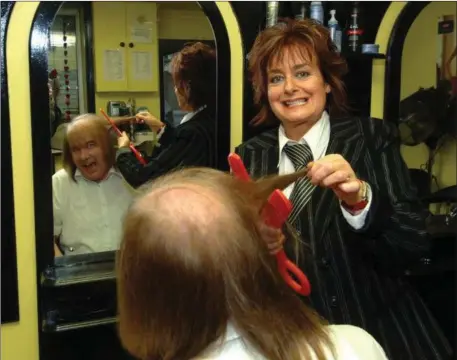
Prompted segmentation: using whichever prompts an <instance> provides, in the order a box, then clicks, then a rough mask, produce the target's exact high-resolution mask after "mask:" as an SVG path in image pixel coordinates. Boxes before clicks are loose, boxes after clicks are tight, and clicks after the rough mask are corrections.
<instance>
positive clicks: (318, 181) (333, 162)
mask: <svg viewBox="0 0 457 360" xmlns="http://www.w3.org/2000/svg"><path fill="white" fill-rule="evenodd" d="M308 178H309V179H310V181H311V183H312V184H314V185H318V186H323V187H328V188H331V189H332V190H333V192H334V193H335V195H336V196H337V197H338V199H340V200H341V201H344V202H345V203H346V204H348V205H354V204H356V203H358V202H360V201H362V196H363V193H362V192H363V187H362V182H361V181H360V180H358V179H357V176H356V174H355V172H354V170H353V169H352V167H351V165H350V164H349V163H348V162H347V161H346V160H345V159H344V158H343V157H342V156H341V155H339V154H330V155H326V156H324V157H323V158H321V159H319V160H317V161H313V162H310V163H309V164H308Z"/></svg>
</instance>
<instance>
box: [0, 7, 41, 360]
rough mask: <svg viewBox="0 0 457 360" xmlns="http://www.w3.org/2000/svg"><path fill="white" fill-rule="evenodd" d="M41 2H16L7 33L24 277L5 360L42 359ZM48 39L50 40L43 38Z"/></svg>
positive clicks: (6, 329) (5, 328)
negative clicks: (36, 184) (37, 153)
mask: <svg viewBox="0 0 457 360" xmlns="http://www.w3.org/2000/svg"><path fill="white" fill-rule="evenodd" d="M37 6H38V2H16V5H15V6H14V9H13V12H12V15H11V20H10V23H9V26H8V33H7V37H6V57H7V73H8V91H9V106H10V114H11V115H10V116H11V118H12V119H13V121H14V122H12V124H11V147H12V154H13V184H14V211H15V213H16V214H17V215H16V246H17V267H18V282H19V312H20V321H19V322H18V323H13V324H8V325H2V329H1V358H2V359H3V360H37V359H38V332H37V329H38V316H37V296H36V270H35V269H36V262H35V222H34V213H33V210H34V208H33V180H32V179H33V172H32V171H33V170H32V140H31V126H30V110H29V109H30V90H29V89H30V87H29V34H30V25H28V24H31V22H32V18H33V16H34V14H35V11H36V8H37ZM43 41H45V42H46V39H43Z"/></svg>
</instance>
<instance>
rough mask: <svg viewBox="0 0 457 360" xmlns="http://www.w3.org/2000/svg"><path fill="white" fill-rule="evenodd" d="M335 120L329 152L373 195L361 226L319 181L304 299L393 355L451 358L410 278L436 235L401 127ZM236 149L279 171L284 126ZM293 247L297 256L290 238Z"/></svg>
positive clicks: (307, 223)
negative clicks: (404, 153)
mask: <svg viewBox="0 0 457 360" xmlns="http://www.w3.org/2000/svg"><path fill="white" fill-rule="evenodd" d="M330 123H331V130H330V142H329V145H328V148H327V154H341V155H342V156H343V157H344V158H345V159H346V160H347V161H348V162H349V163H350V164H351V166H352V168H353V169H354V170H355V172H356V174H357V176H358V177H359V178H360V179H363V180H365V181H367V182H368V183H369V184H370V186H371V189H372V194H373V200H372V204H371V207H370V210H369V212H368V215H367V218H366V222H365V225H364V227H363V228H362V229H360V230H354V229H353V228H352V227H351V226H350V225H349V224H348V223H347V221H346V220H345V219H344V217H343V215H342V212H341V209H340V206H339V203H338V200H337V198H336V196H335V195H334V193H333V191H332V190H330V189H324V188H319V187H318V188H316V190H315V191H314V193H313V195H312V198H311V200H310V201H309V202H308V204H307V205H306V206H305V208H304V209H303V210H302V211H301V213H300V217H301V224H302V227H303V231H302V237H303V240H304V242H305V243H306V244H307V245H308V246H306V247H305V249H304V256H299V258H298V259H299V260H298V263H299V265H300V267H301V268H302V269H303V270H304V271H305V273H306V274H307V275H308V277H309V279H310V282H311V285H312V294H311V296H310V298H308V299H304V301H306V302H309V304H310V305H311V306H312V307H313V308H315V309H316V310H317V311H318V312H319V313H320V314H321V315H322V316H323V317H325V318H326V319H327V320H329V321H330V322H331V323H334V324H352V325H356V326H359V327H362V328H364V329H365V330H367V331H368V332H369V333H370V334H372V335H373V336H374V337H375V338H376V339H377V340H378V341H379V342H380V343H381V344H382V346H383V347H384V349H385V351H386V354H387V355H388V357H389V359H394V360H397V359H398V360H400V359H402V360H403V359H410V360H420V359H424V360H431V359H449V358H450V356H451V355H450V353H451V350H450V348H449V345H448V344H447V342H446V340H445V338H444V336H443V335H442V333H441V330H440V329H439V327H438V325H437V324H436V322H435V320H434V319H433V317H432V315H431V314H430V313H429V311H428V309H427V308H426V306H425V305H424V303H423V302H422V300H421V298H420V297H419V295H418V294H417V293H416V292H415V291H414V290H413V289H412V288H411V287H410V286H409V285H408V283H407V282H406V281H405V280H404V279H403V278H402V274H403V273H404V271H405V270H406V268H407V267H408V265H409V264H410V263H411V262H412V261H415V260H417V259H418V258H420V257H421V256H423V254H424V252H426V251H427V250H428V249H429V242H428V236H427V233H426V231H425V214H424V212H423V210H421V209H423V207H422V206H421V204H420V203H419V201H418V199H417V197H416V192H415V190H414V188H413V185H412V183H411V181H410V177H409V173H408V169H407V167H406V165H405V163H404V161H403V159H402V157H401V154H400V143H399V138H398V134H397V130H396V127H394V126H393V125H392V124H389V123H388V122H385V121H381V120H377V119H371V118H341V119H330ZM236 152H237V153H238V154H239V155H240V156H241V157H242V159H243V161H244V164H245V165H246V167H247V169H248V171H249V172H250V174H251V176H252V177H254V178H256V177H260V176H264V175H269V174H275V173H277V172H278V161H279V147H278V130H277V128H276V129H273V130H269V131H266V132H264V133H262V134H260V135H258V136H256V137H254V138H252V139H250V140H248V141H247V142H245V143H243V144H241V145H240V146H239V147H238V148H237V149H236ZM286 252H288V253H289V256H291V258H293V257H294V256H295V255H294V254H292V250H291V249H290V247H288V246H287V245H286Z"/></svg>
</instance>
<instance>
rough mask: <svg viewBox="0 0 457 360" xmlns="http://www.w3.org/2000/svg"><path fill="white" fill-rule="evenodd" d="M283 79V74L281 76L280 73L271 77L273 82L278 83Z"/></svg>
mask: <svg viewBox="0 0 457 360" xmlns="http://www.w3.org/2000/svg"><path fill="white" fill-rule="evenodd" d="M281 80H282V76H279V75H276V76H272V77H271V78H270V82H271V83H272V84H275V83H278V82H280V81H281Z"/></svg>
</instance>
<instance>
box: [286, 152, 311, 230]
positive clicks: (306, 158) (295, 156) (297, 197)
mask: <svg viewBox="0 0 457 360" xmlns="http://www.w3.org/2000/svg"><path fill="white" fill-rule="evenodd" d="M284 151H285V152H286V155H287V157H288V158H289V159H290V160H291V161H292V164H293V165H294V168H295V171H299V170H301V169H303V168H304V167H306V165H308V163H309V162H311V161H313V153H312V152H311V148H310V147H309V145H308V144H306V143H304V144H290V145H289V144H287V145H286V146H285V147H284ZM315 187H316V186H315V185H313V184H311V182H310V181H309V179H308V178H307V177H304V178H301V179H298V180H297V181H296V182H295V185H294V189H293V191H292V194H291V195H290V201H291V202H292V204H293V210H292V212H291V213H290V215H289V219H288V220H289V222H290V223H291V224H293V225H297V224H296V223H297V221H296V220H297V218H298V214H299V213H300V211H301V210H302V209H303V208H304V207H305V205H306V204H307V202H308V201H309V199H310V198H311V195H312V193H313V190H314V188H315Z"/></svg>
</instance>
